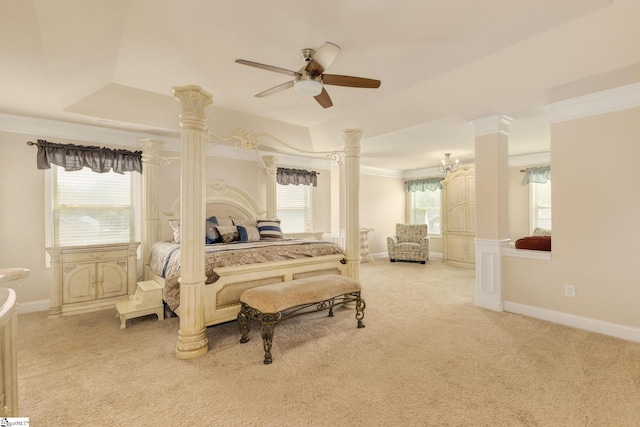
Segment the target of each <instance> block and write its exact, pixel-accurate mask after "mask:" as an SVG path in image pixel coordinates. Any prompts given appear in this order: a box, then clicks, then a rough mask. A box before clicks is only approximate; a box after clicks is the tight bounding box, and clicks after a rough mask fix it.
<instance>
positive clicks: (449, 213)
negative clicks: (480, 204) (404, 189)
mask: <svg viewBox="0 0 640 427" xmlns="http://www.w3.org/2000/svg"><path fill="white" fill-rule="evenodd" d="M475 235H476V180H475V169H474V167H473V165H461V166H459V167H458V168H457V169H456V170H455V171H453V172H450V173H449V174H447V176H446V177H445V179H444V180H443V181H442V252H443V253H442V261H443V262H444V263H445V264H449V265H455V266H458V267H471V268H472V267H475V264H476V252H475V243H474V239H475Z"/></svg>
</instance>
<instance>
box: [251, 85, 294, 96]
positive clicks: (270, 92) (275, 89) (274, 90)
mask: <svg viewBox="0 0 640 427" xmlns="http://www.w3.org/2000/svg"><path fill="white" fill-rule="evenodd" d="M290 87H293V81H290V82H286V83H282V84H281V85H278V86H276V87H272V88H271V89H267V90H265V91H263V92H260V93H259V94H257V95H256V97H258V98H264V97H265V96H269V95H273V94H274V93H278V92H282V91H283V90H285V89H289V88H290Z"/></svg>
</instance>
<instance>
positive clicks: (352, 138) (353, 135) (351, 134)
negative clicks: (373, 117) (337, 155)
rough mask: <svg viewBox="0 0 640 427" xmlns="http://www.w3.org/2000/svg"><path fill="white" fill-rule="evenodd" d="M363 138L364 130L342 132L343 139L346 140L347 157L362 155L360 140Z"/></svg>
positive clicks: (345, 150) (345, 130)
mask: <svg viewBox="0 0 640 427" xmlns="http://www.w3.org/2000/svg"><path fill="white" fill-rule="evenodd" d="M361 138H362V129H344V130H343V131H342V139H344V152H345V154H346V155H347V156H349V155H351V156H353V155H356V156H357V155H359V154H360V139H361Z"/></svg>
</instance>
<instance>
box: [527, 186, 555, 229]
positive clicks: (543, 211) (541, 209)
mask: <svg viewBox="0 0 640 427" xmlns="http://www.w3.org/2000/svg"><path fill="white" fill-rule="evenodd" d="M529 192H530V195H531V216H530V217H531V230H534V229H536V228H544V229H547V230H551V181H547V183H546V184H537V183H531V184H529Z"/></svg>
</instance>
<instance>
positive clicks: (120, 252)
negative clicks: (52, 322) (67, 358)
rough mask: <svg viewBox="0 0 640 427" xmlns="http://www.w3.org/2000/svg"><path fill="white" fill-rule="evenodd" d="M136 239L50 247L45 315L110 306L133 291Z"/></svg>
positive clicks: (134, 287)
mask: <svg viewBox="0 0 640 427" xmlns="http://www.w3.org/2000/svg"><path fill="white" fill-rule="evenodd" d="M139 245H140V243H139V242H134V243H116V244H108V245H91V246H66V247H51V248H47V251H48V252H49V254H50V255H51V264H52V266H53V287H52V289H51V308H50V309H49V312H48V314H49V317H57V316H60V315H68V314H77V313H85V312H89V311H96V310H102V309H107V308H113V307H114V304H115V302H116V301H118V300H121V299H122V297H125V296H127V295H132V294H134V293H135V291H136V279H137V265H136V252H137V249H138V246H139Z"/></svg>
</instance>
